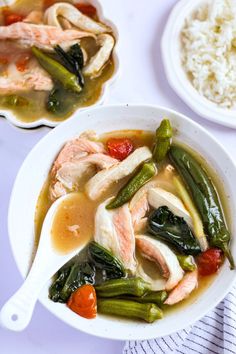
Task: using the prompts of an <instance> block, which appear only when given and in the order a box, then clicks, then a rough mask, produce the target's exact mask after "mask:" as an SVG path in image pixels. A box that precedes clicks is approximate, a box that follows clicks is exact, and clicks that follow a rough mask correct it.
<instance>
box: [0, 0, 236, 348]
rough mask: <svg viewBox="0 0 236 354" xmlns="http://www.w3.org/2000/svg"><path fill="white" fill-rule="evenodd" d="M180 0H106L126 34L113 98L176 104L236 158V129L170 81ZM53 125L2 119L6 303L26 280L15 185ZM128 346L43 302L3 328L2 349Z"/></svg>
mask: <svg viewBox="0 0 236 354" xmlns="http://www.w3.org/2000/svg"><path fill="white" fill-rule="evenodd" d="M175 2H176V1H175V0H166V1H161V0H159V1H157V0H149V1H148V2H147V1H141V0H139V1H134V0H119V1H110V0H102V1H101V3H102V5H103V6H105V7H106V8H107V11H106V12H108V14H109V18H110V19H111V20H112V21H114V23H115V24H116V25H117V27H118V30H119V34H120V52H119V53H118V54H119V57H120V63H121V75H120V77H119V78H118V80H117V81H116V83H115V84H114V85H113V87H112V88H111V90H110V95H109V97H108V99H107V103H120V102H122V103H124V102H125V103H131V102H132V103H150V104H159V105H163V106H166V107H169V108H173V109H175V110H177V111H179V112H181V113H184V114H186V115H187V116H189V117H191V118H193V119H194V120H195V121H197V122H198V123H200V124H201V125H203V126H204V127H205V128H207V129H208V130H209V131H210V132H211V133H212V134H214V136H215V137H216V138H217V139H218V140H219V141H220V142H221V143H222V144H223V145H224V146H225V148H226V149H227V150H228V152H229V153H230V154H231V155H232V156H233V157H234V158H236V140H235V136H236V132H235V130H232V129H228V128H224V127H221V126H218V125H215V124H212V123H209V122H207V121H205V120H203V119H201V118H200V117H199V116H197V115H196V114H194V113H193V112H192V111H191V109H189V108H188V107H187V106H186V105H185V104H184V103H183V102H182V101H181V100H180V99H179V98H178V97H177V95H176V94H175V93H174V92H173V91H172V90H171V88H170V87H169V85H168V83H167V81H166V78H165V75H164V72H163V65H162V62H161V57H160V43H159V39H160V36H161V34H162V30H163V28H164V25H165V22H166V19H167V16H168V13H169V12H170V10H171V7H172V6H173V4H174V3H175ZM235 119H236V118H235ZM78 122H79V117H78ZM49 130H50V129H49V128H45V127H44V128H39V129H36V130H30V131H25V130H21V129H18V128H15V127H13V126H11V125H10V124H9V123H8V122H7V121H6V120H5V119H3V118H0V166H1V173H0V180H1V183H0V240H1V241H0V271H1V272H0V283H1V287H0V289H1V290H0V307H1V306H2V305H3V303H4V302H5V301H6V300H7V299H8V298H9V297H10V296H11V295H12V294H13V292H14V291H15V290H16V289H17V288H18V287H19V286H20V284H21V282H22V279H21V277H20V275H19V272H18V270H17V268H16V265H15V262H14V259H13V257H12V253H11V249H10V245H9V241H8V234H7V209H8V203H9V197H10V192H11V188H12V185H13V182H14V179H15V176H16V174H17V171H18V169H19V167H20V165H21V163H22V162H23V160H24V158H25V157H26V155H27V153H28V152H29V151H30V149H31V148H32V147H33V146H34V145H35V144H36V143H37V141H38V140H39V139H40V138H41V137H42V136H44V135H45V134H46V133H47V132H48V131H49ZM122 347H123V343H122V342H115V341H108V340H103V339H98V338H95V337H92V336H89V335H86V334H84V333H82V332H79V331H75V330H74V329H72V328H70V327H69V326H67V325H65V324H64V323H62V322H60V321H59V320H58V319H57V318H55V317H54V316H53V315H51V314H50V313H48V312H47V311H46V310H45V309H44V308H43V307H42V306H41V305H39V304H38V305H37V306H36V310H35V313H34V316H33V320H32V322H31V324H30V326H29V327H28V328H27V329H26V330H25V331H24V332H22V333H11V332H8V331H6V330H3V329H1V328H0V352H1V353H3V354H16V353H19V354H32V353H33V354H54V353H55V354H64V353H78V354H90V353H91V354H94V353H96V354H111V353H113V354H118V353H121V352H122Z"/></svg>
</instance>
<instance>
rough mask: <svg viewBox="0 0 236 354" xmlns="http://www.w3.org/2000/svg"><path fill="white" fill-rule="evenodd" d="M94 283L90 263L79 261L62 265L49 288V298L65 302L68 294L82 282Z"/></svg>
mask: <svg viewBox="0 0 236 354" xmlns="http://www.w3.org/2000/svg"><path fill="white" fill-rule="evenodd" d="M94 283H95V267H94V265H93V264H91V263H87V262H84V263H79V261H76V262H74V263H72V264H71V265H66V266H64V267H62V268H61V269H60V270H59V271H58V273H57V275H56V279H55V280H54V282H53V284H52V285H51V287H50V289H49V298H50V299H51V300H53V301H54V302H66V301H67V300H68V298H69V297H70V295H71V294H72V293H73V292H74V291H75V290H76V289H78V288H79V287H80V286H82V285H84V284H94Z"/></svg>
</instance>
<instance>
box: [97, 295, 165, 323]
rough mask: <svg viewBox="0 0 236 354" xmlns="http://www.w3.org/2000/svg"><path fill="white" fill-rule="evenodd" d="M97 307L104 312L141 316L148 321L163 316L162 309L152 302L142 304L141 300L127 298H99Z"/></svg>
mask: <svg viewBox="0 0 236 354" xmlns="http://www.w3.org/2000/svg"><path fill="white" fill-rule="evenodd" d="M97 309H98V312H99V313H102V314H106V315H119V316H123V317H128V318H140V319H142V320H144V321H146V322H148V323H152V322H154V321H156V320H158V319H160V318H162V317H163V312H162V310H161V309H160V308H159V307H158V306H157V305H155V304H152V303H147V304H140V303H139V302H135V301H127V300H118V299H99V300H98V301H97Z"/></svg>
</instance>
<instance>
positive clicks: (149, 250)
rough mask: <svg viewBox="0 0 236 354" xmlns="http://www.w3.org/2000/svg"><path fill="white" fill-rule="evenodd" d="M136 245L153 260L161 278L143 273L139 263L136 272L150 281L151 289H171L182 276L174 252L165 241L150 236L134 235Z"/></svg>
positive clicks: (181, 270)
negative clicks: (154, 277) (153, 277)
mask: <svg viewBox="0 0 236 354" xmlns="http://www.w3.org/2000/svg"><path fill="white" fill-rule="evenodd" d="M136 246H137V247H138V249H139V251H140V253H141V254H142V256H143V257H145V258H147V259H148V260H150V261H152V262H155V263H156V264H157V266H158V267H159V268H160V270H161V273H162V276H163V278H160V279H152V278H151V277H150V276H149V275H148V274H146V273H145V271H144V269H143V267H142V265H141V264H140V266H139V268H138V274H139V275H140V276H141V277H142V278H144V280H146V281H148V282H150V284H151V287H152V290H155V291H156V290H163V289H166V290H171V289H173V288H174V287H175V286H176V285H177V284H178V283H179V281H180V280H181V279H182V278H183V275H184V271H183V269H182V268H181V267H180V265H179V262H178V259H177V257H176V255H175V253H174V252H173V251H172V250H171V249H170V248H169V247H168V246H167V245H166V244H165V243H163V242H161V241H159V240H156V239H154V238H152V237H150V236H146V235H140V236H136Z"/></svg>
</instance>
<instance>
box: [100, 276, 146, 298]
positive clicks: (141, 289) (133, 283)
mask: <svg viewBox="0 0 236 354" xmlns="http://www.w3.org/2000/svg"><path fill="white" fill-rule="evenodd" d="M95 289H96V293H97V295H98V297H114V296H120V295H125V294H127V295H135V296H142V295H144V294H145V293H146V292H148V291H150V284H149V283H147V282H145V281H144V280H143V279H141V278H127V279H114V280H107V281H106V282H104V283H102V284H101V285H97V286H96V287H95Z"/></svg>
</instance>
